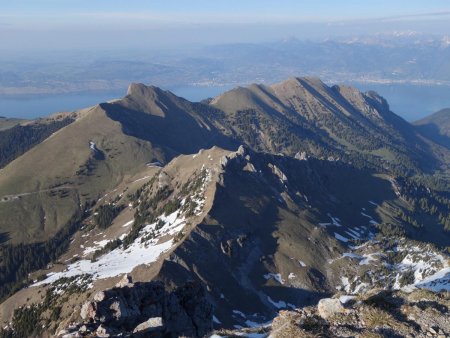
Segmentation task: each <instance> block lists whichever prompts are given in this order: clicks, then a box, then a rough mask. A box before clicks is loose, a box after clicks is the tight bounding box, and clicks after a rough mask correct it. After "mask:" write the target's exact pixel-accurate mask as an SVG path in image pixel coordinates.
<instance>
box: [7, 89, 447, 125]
mask: <svg viewBox="0 0 450 338" xmlns="http://www.w3.org/2000/svg"><path fill="white" fill-rule="evenodd" d="M353 85H354V86H355V87H357V88H358V89H360V90H363V91H366V90H375V91H377V92H378V93H379V94H381V95H382V96H383V97H385V98H386V99H387V100H388V102H389V105H390V107H391V110H392V111H394V112H395V113H397V114H398V115H400V116H402V117H403V118H405V119H406V120H408V121H414V120H417V119H420V118H421V117H424V116H426V115H429V114H431V113H434V112H436V111H438V110H440V109H442V108H447V107H450V86H423V85H420V86H418V85H417V86H416V85H378V84H368V85H361V84H353ZM230 88H231V87H230V86H226V87H225V86H219V87H194V86H192V87H191V86H185V87H176V88H169V89H170V90H171V91H173V92H174V93H175V94H177V95H179V96H182V97H184V98H186V99H188V100H191V101H201V100H202V99H205V98H208V97H215V96H217V95H219V94H221V93H223V92H224V91H226V90H228V89H230ZM125 93H126V89H125V88H124V89H123V90H121V91H114V92H89V93H76V94H58V95H28V96H6V97H5V96H0V116H6V117H21V118H36V117H42V116H47V115H49V114H51V113H55V112H61V111H73V110H77V109H81V108H85V107H89V106H92V105H95V104H97V103H100V102H105V101H108V100H111V99H115V98H120V97H122V96H124V95H125Z"/></svg>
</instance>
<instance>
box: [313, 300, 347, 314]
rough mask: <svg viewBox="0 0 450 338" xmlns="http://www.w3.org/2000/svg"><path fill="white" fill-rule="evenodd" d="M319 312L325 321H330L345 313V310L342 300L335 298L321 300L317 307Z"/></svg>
mask: <svg viewBox="0 0 450 338" xmlns="http://www.w3.org/2000/svg"><path fill="white" fill-rule="evenodd" d="M317 310H318V312H319V315H320V316H321V317H322V318H323V319H328V318H330V317H331V316H333V315H335V314H337V313H343V312H345V308H344V307H343V306H342V304H341V302H340V300H339V299H335V298H323V299H321V300H320V301H319V304H318V305H317Z"/></svg>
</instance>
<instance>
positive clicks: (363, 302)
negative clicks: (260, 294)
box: [215, 290, 450, 338]
mask: <svg viewBox="0 0 450 338" xmlns="http://www.w3.org/2000/svg"><path fill="white" fill-rule="evenodd" d="M449 310H450V293H448V292H441V293H433V292H430V291H426V290H415V291H413V292H411V293H406V292H402V291H395V292H391V291H380V290H378V291H375V290H374V291H372V292H370V293H367V294H364V295H358V296H347V295H340V296H339V295H336V296H335V297H333V298H324V299H322V300H321V301H319V303H318V304H317V306H309V307H305V308H301V309H296V310H293V311H280V312H279V314H278V316H277V317H276V318H275V319H274V320H273V321H272V323H271V324H270V325H264V326H261V327H253V328H246V329H240V330H234V331H230V330H220V331H217V332H215V334H216V335H217V336H219V337H236V336H241V337H261V338H267V337H269V338H292V337H302V338H317V337H324V338H325V337H326V338H335V337H336V338H337V337H355V338H405V337H406V338H428V337H436V338H448V337H450V316H449V313H450V311H449Z"/></svg>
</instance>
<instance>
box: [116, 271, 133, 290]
mask: <svg viewBox="0 0 450 338" xmlns="http://www.w3.org/2000/svg"><path fill="white" fill-rule="evenodd" d="M126 286H127V287H132V286H133V281H132V279H131V276H129V275H128V274H125V275H123V277H122V279H121V280H120V281H119V282H118V283H117V284H116V288H123V287H126Z"/></svg>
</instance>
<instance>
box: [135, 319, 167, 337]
mask: <svg viewBox="0 0 450 338" xmlns="http://www.w3.org/2000/svg"><path fill="white" fill-rule="evenodd" d="M163 328H164V324H163V319H162V317H153V318H150V319H149V320H147V321H145V322H143V323H141V324H139V325H138V326H136V327H135V328H134V330H133V333H145V332H152V331H161V330H162V329H163Z"/></svg>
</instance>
